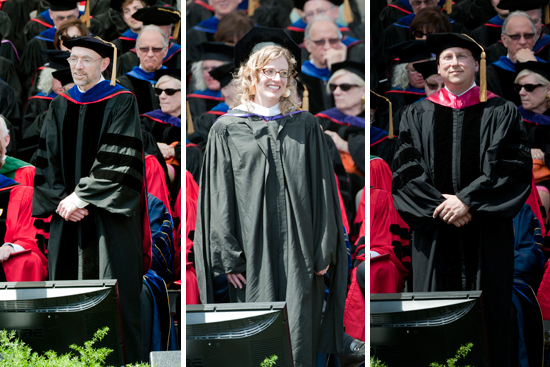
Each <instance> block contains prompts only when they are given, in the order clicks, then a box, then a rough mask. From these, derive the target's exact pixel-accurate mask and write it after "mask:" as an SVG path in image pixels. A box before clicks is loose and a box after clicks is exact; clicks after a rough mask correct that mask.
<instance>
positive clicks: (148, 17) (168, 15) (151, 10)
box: [132, 5, 181, 38]
mask: <svg viewBox="0 0 550 367" xmlns="http://www.w3.org/2000/svg"><path fill="white" fill-rule="evenodd" d="M132 18H134V19H135V20H138V21H140V22H142V23H143V25H149V24H154V25H170V24H174V23H175V24H176V25H175V27H174V33H173V34H172V37H173V38H178V32H179V27H180V24H181V14H180V12H179V11H177V10H176V9H174V8H172V7H171V6H160V5H154V6H150V7H147V8H142V9H138V10H137V11H136V12H135V13H134V14H133V15H132Z"/></svg>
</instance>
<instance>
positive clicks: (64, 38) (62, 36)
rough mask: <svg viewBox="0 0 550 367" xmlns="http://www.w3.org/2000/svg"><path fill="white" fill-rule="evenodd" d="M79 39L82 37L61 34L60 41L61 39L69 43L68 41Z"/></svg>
mask: <svg viewBox="0 0 550 367" xmlns="http://www.w3.org/2000/svg"><path fill="white" fill-rule="evenodd" d="M78 37H80V36H69V35H66V34H60V35H59V39H60V40H61V41H68V40H70V39H72V38H78Z"/></svg>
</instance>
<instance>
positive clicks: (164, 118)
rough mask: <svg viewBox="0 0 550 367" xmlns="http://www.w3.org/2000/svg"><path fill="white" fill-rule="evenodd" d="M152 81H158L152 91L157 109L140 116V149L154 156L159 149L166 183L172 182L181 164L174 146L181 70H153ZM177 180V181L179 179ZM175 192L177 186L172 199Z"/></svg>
mask: <svg viewBox="0 0 550 367" xmlns="http://www.w3.org/2000/svg"><path fill="white" fill-rule="evenodd" d="M155 79H156V80H158V81H157V84H156V85H155V88H154V91H155V94H156V95H157V96H158V98H159V101H160V108H159V109H157V110H154V111H150V112H146V113H144V114H142V115H141V127H142V131H143V133H144V138H143V140H144V150H145V152H146V153H149V154H155V155H156V153H157V149H158V150H160V153H161V154H162V158H163V159H164V161H165V162H166V168H167V173H168V176H169V177H170V182H171V183H173V182H174V179H175V178H176V176H178V177H179V173H180V170H179V167H180V165H181V153H180V152H181V149H180V148H179V146H178V144H179V143H180V141H181V70H180V69H176V68H166V69H161V70H157V71H156V73H155ZM145 134H150V135H151V138H152V139H149V138H146V137H145ZM145 141H147V142H148V143H145ZM149 142H153V143H151V144H152V145H153V146H152V147H150V146H149V144H150V143H149ZM155 145H156V146H155ZM176 146H177V147H176ZM162 166H163V167H164V166H165V165H162ZM177 181H178V182H179V178H178V180H177ZM170 188H172V186H171V185H170ZM178 189H179V187H178V188H176V190H175V192H172V193H173V194H174V193H175V195H172V197H175V196H176V195H177V192H178Z"/></svg>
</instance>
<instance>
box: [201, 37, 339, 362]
mask: <svg viewBox="0 0 550 367" xmlns="http://www.w3.org/2000/svg"><path fill="white" fill-rule="evenodd" d="M266 40H269V42H265V41H266ZM300 52H301V51H300V49H299V47H298V46H297V45H296V44H295V43H294V42H293V41H292V40H291V39H290V38H289V37H288V36H287V35H286V34H285V33H284V31H282V30H281V29H270V28H259V27H258V28H254V29H252V30H251V31H250V32H249V33H248V34H247V35H246V36H244V37H243V39H241V40H240V41H239V43H237V45H236V46H235V64H236V65H237V66H240V67H239V69H238V74H237V75H236V76H235V81H234V83H235V85H236V86H237V87H236V92H237V96H236V97H235V99H236V103H235V104H236V105H237V107H236V108H234V109H233V110H231V111H229V112H228V113H227V114H225V115H223V116H222V117H220V118H219V119H218V120H217V122H216V123H215V124H214V126H213V127H212V129H211V130H210V134H209V137H208V143H207V145H206V152H205V161H204V165H203V170H202V174H201V180H200V184H199V187H200V192H199V201H198V215H197V228H196V231H195V243H194V252H195V259H196V267H197V269H196V270H197V277H198V282H199V291H200V296H201V300H202V302H203V303H212V302H213V301H214V292H217V291H218V290H217V289H214V287H213V285H212V284H213V280H214V278H218V279H219V277H220V276H221V277H223V276H226V277H227V280H228V282H229V295H230V299H231V302H271V301H286V303H287V309H288V316H289V328H290V338H291V342H292V353H293V358H294V365H295V366H300V367H306V366H307V367H311V366H314V365H315V358H316V354H317V352H318V351H320V352H337V351H338V352H339V351H341V349H342V348H343V341H342V337H343V327H342V325H343V309H344V299H345V293H346V275H347V254H346V247H345V243H344V237H343V227H342V219H341V214H340V208H339V207H338V194H337V191H336V183H335V178H334V172H333V169H332V165H331V161H330V157H329V153H328V150H327V147H326V143H325V141H324V139H325V138H324V136H323V132H322V130H321V128H320V126H319V124H318V122H317V121H316V119H315V117H314V116H313V115H311V114H310V113H308V112H305V111H301V110H299V105H300V102H299V100H298V97H297V93H296V80H295V79H294V76H295V74H296V67H297V65H300ZM325 273H327V274H329V277H330V287H329V293H328V298H327V301H326V303H327V304H326V310H328V311H325V313H324V314H323V302H324V298H325V277H324V275H325ZM327 278H328V277H327ZM321 318H322V320H323V321H322V324H321Z"/></svg>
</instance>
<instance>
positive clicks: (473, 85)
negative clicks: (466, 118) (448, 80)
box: [445, 82, 476, 97]
mask: <svg viewBox="0 0 550 367" xmlns="http://www.w3.org/2000/svg"><path fill="white" fill-rule="evenodd" d="M475 86H476V82H474V84H472V86H471V87H470V88H468V89H466V90H465V91H464V92H462V93H460V94H458V95H456V94H454V93H453V92H451V91H450V90H449V88H447V86H445V89H447V92H449V93H451V94H454V95H455V96H457V97H460V96H461V95H463V94H464V93H466V92H468V91H469V90H470V89H472V88H473V87H475Z"/></svg>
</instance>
